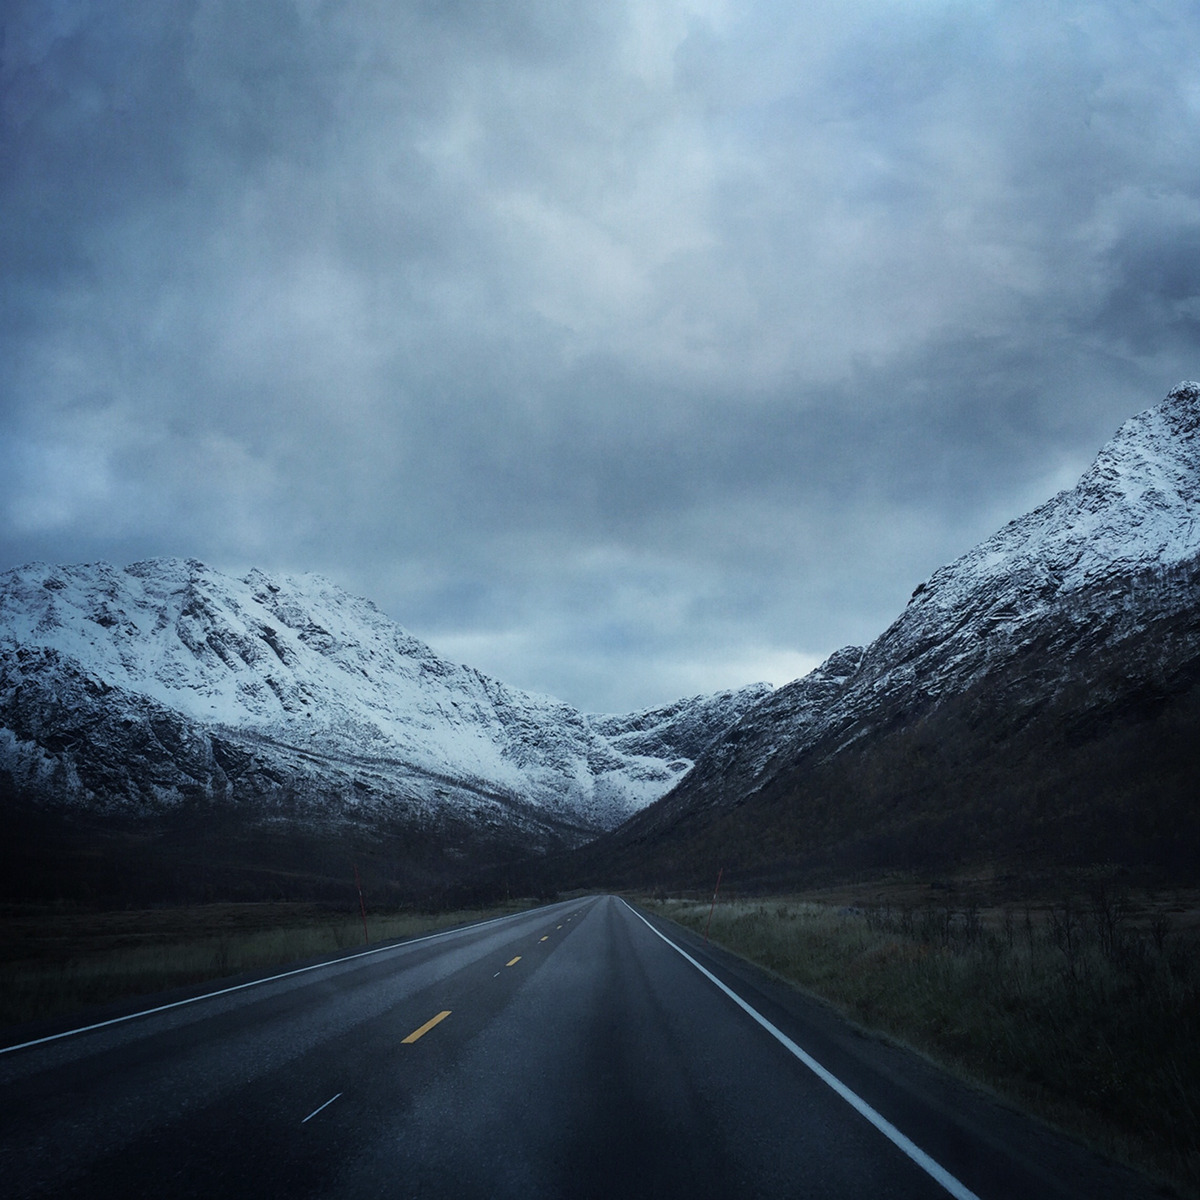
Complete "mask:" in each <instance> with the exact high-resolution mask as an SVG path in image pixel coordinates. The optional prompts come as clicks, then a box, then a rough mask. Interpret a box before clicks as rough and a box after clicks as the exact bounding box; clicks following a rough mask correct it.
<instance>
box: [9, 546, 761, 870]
mask: <svg viewBox="0 0 1200 1200" xmlns="http://www.w3.org/2000/svg"><path fill="white" fill-rule="evenodd" d="M760 694H761V688H759V689H753V688H752V689H747V690H746V691H745V692H743V693H725V694H723V695H722V696H720V697H716V698H712V699H710V698H705V697H697V698H695V699H694V700H692V701H682V702H680V703H679V704H678V705H676V706H673V710H672V711H673V719H674V722H675V724H674V726H672V725H671V724H670V723H669V722H667V721H666V718H665V717H663V716H662V715H661V714H660V715H659V716H658V717H657V718H656V717H654V716H652V715H648V714H633V715H632V716H630V717H628V718H611V717H610V718H595V719H590V718H588V717H587V716H585V715H584V714H582V713H579V712H577V711H576V710H574V709H572V708H571V707H570V706H568V705H566V704H563V703H561V702H560V701H557V700H554V699H552V698H550V697H547V696H537V695H532V694H529V693H525V692H521V691H518V690H517V689H514V688H510V687H507V686H506V685H504V684H502V683H499V682H498V681H496V680H494V679H490V678H488V677H487V676H485V675H482V674H481V673H479V672H478V671H475V670H472V669H471V668H469V667H463V666H458V665H455V664H452V663H449V662H447V661H446V660H444V659H442V658H440V657H439V656H438V655H436V654H435V653H434V652H433V651H432V650H431V649H430V648H429V647H428V646H426V645H425V644H424V643H422V642H420V641H418V640H417V639H416V638H413V637H411V636H410V635H408V634H407V633H405V632H404V631H403V630H402V629H401V628H400V627H399V626H397V625H395V624H394V623H393V622H392V621H390V620H389V619H388V618H386V617H385V616H384V615H383V614H381V613H380V612H379V611H378V610H377V609H376V608H375V607H374V606H373V605H371V604H370V603H369V602H367V601H365V600H360V599H357V598H355V597H352V596H349V595H347V594H346V593H345V592H343V591H342V590H341V589H339V588H337V587H336V586H334V585H333V584H331V583H329V582H328V581H326V580H324V579H321V578H320V577H317V576H300V577H280V578H274V577H271V576H269V575H266V574H264V573H263V572H260V571H253V572H251V573H250V574H249V575H247V576H246V577H245V578H244V579H232V578H229V577H227V576H224V575H221V574H219V573H218V572H215V571H212V570H210V569H208V568H207V567H205V566H204V565H203V564H201V563H198V562H195V561H191V560H189V561H181V560H173V559H166V560H154V561H150V562H144V563H137V564H134V565H133V566H131V567H128V568H126V569H124V570H118V569H115V568H113V567H110V566H108V565H106V564H89V565H83V566H72V567H51V566H46V565H44V564H34V565H31V566H27V567H23V568H20V569H18V570H14V571H10V572H8V573H6V574H5V575H3V576H0V772H3V773H4V777H5V780H6V782H7V790H8V791H9V792H10V793H12V794H14V795H15V796H16V797H17V798H18V799H20V800H22V801H24V802H25V803H26V804H31V805H33V806H35V807H42V808H45V807H57V808H61V807H64V806H66V807H68V808H73V809H74V810H75V811H76V812H77V813H79V814H89V815H94V814H96V813H97V812H102V813H106V814H108V815H109V816H110V817H113V818H121V819H123V820H135V819H137V818H148V817H154V816H157V817H160V818H163V819H171V820H174V821H176V822H178V820H180V819H182V817H181V813H182V811H183V810H185V809H186V810H188V811H191V810H197V811H201V812H204V813H207V814H208V818H209V822H210V824H212V823H216V822H219V821H220V820H226V819H228V818H229V817H230V811H233V812H236V813H237V814H240V815H241V816H242V817H245V818H247V819H249V818H253V819H258V820H273V821H276V822H291V823H292V824H297V823H300V824H303V823H305V822H307V823H308V824H310V825H319V826H329V825H330V824H331V823H333V824H335V825H336V824H338V823H343V824H344V823H346V822H351V823H356V824H359V825H362V824H364V823H365V824H375V825H377V826H380V827H382V826H383V825H387V826H388V827H390V828H403V829H405V830H406V831H407V833H406V835H405V836H406V837H410V838H411V835H412V832H413V830H418V829H419V830H422V831H424V834H423V836H426V837H428V838H432V839H433V840H435V841H436V840H437V839H438V838H440V839H441V840H442V842H443V843H444V847H443V849H444V851H445V852H446V853H448V854H450V855H452V856H453V855H460V856H464V857H467V858H474V857H476V856H477V855H478V854H480V853H487V850H488V847H489V845H490V847H491V849H492V850H493V851H497V852H499V851H503V852H504V853H505V854H513V853H518V852H528V851H531V850H538V849H542V848H545V847H547V846H551V845H560V844H567V845H570V844H577V843H579V842H580V841H583V840H586V839H587V838H589V837H591V836H594V835H595V833H597V832H599V831H600V830H602V829H605V828H611V827H612V826H613V825H615V824H617V823H618V822H619V821H620V820H621V819H623V818H624V817H626V816H627V815H629V813H630V812H632V811H635V810H636V809H637V808H639V807H642V806H644V805H645V804H646V803H648V802H649V801H651V800H653V799H655V798H656V797H657V796H659V795H661V794H662V793H663V792H664V791H666V790H667V789H668V788H669V787H670V786H671V785H672V784H673V783H674V782H675V781H676V780H677V779H678V778H679V777H680V776H681V775H682V774H684V773H686V771H687V770H688V769H690V766H691V758H692V756H693V755H694V753H696V752H698V750H699V748H701V747H702V746H703V744H704V743H706V742H707V741H708V740H710V739H711V738H712V737H713V736H715V734H716V733H718V732H719V731H720V729H721V728H723V726H724V724H727V723H728V722H729V721H730V720H732V719H734V718H735V717H736V716H737V715H738V714H739V713H740V712H741V711H743V710H744V709H745V707H747V705H748V704H749V703H750V702H752V700H754V699H756V698H757V697H758V696H759V695H760ZM647 723H649V724H650V725H653V726H654V727H655V728H656V729H658V731H659V733H660V735H661V736H659V737H658V738H656V739H646V738H643V739H642V741H641V742H637V741H636V739H634V740H632V741H631V740H630V737H629V731H630V730H633V729H637V728H642V727H643V726H645V725H647ZM610 728H611V729H612V730H613V736H611V737H610V736H608V735H607V734H606V732H605V730H607V729H610ZM635 742H636V744H635ZM218 809H220V810H221V813H220V814H219V815H216V810H218ZM227 810H230V811H227Z"/></svg>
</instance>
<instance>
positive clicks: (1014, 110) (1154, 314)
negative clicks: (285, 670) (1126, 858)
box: [0, 0, 1200, 709]
mask: <svg viewBox="0 0 1200 1200" xmlns="http://www.w3.org/2000/svg"><path fill="white" fill-rule="evenodd" d="M0 20H2V21H3V44H2V50H0V56H2V57H0V89H2V90H0V103H2V105H3V108H2V120H3V125H2V127H0V131H2V140H0V211H2V213H3V220H2V221H0V280H2V282H0V287H2V289H3V292H2V300H0V406H2V408H0V422H2V425H0V565H5V566H7V565H14V564H16V563H18V562H23V561H27V560H30V559H49V560H60V561H68V560H70V561H80V560H89V559H98V558H104V559H108V560H110V561H116V562H127V561H132V560H133V559H136V558H140V557H146V556H149V555H153V554H163V553H179V554H186V555H193V556H196V557H200V558H203V559H206V560H207V561H210V562H211V563H213V564H214V565H216V566H219V567H227V568H231V569H239V568H242V567H249V566H251V565H260V566H263V567H267V568H275V569H285V570H318V571H321V572H323V573H325V574H328V575H330V576H332V577H333V578H335V579H337V580H338V581H339V582H341V583H342V584H343V585H345V586H347V587H349V588H351V589H352V590H355V591H358V592H361V593H363V594H366V595H368V596H370V597H372V598H373V599H375V600H376V601H377V602H378V603H379V604H380V605H381V607H383V608H384V609H385V610H386V611H388V612H389V613H390V614H391V615H393V616H394V617H396V619H398V620H399V621H400V622H401V623H402V624H404V625H406V626H407V627H408V628H409V629H411V630H412V631H413V632H414V633H416V634H418V635H419V636H422V637H425V638H426V639H427V640H429V641H431V642H432V643H433V644H434V645H435V646H436V647H438V648H439V649H442V650H444V651H446V652H447V653H451V654H453V655H455V656H456V657H459V658H461V659H463V660H466V661H470V662H471V663H472V664H473V665H478V666H480V667H482V668H483V669H485V670H490V671H491V672H492V673H494V674H497V675H499V676H500V677H501V678H504V679H505V680H506V681H508V682H511V683H513V684H516V685H518V686H523V687H528V688H531V689H535V690H542V691H549V692H553V693H555V694H557V695H560V696H562V697H563V698H565V699H568V700H570V701H572V702H573V703H576V704H578V705H580V706H581V707H585V708H591V709H625V708H632V707H635V706H638V705H641V704H648V703H652V702H657V701H665V700H668V699H671V698H673V697H674V696H676V695H680V694H683V693H686V692H694V691H700V690H706V689H709V688H715V687H718V686H727V685H732V684H737V683H745V682H750V681H751V680H753V679H756V678H764V677H765V678H768V679H771V680H772V681H773V682H776V683H782V682H784V681H785V680H786V679H787V678H789V677H791V676H793V675H796V674H799V673H801V672H802V671H803V670H805V669H807V668H808V667H809V666H811V665H814V664H815V662H816V661H818V660H819V659H820V658H821V657H823V656H824V655H825V654H826V653H828V652H830V651H831V650H833V649H835V648H836V647H837V646H838V645H841V644H843V643H846V642H849V641H863V640H866V639H868V638H870V637H872V636H874V635H875V634H877V633H878V632H880V631H881V630H882V629H883V627H884V626H885V625H886V624H887V623H888V622H889V621H890V620H891V619H892V617H894V616H895V614H896V613H897V612H898V610H899V608H900V607H901V606H902V605H903V603H904V601H905V600H906V598H907V596H908V593H909V592H910V591H911V590H912V588H913V587H914V586H915V585H916V583H918V582H919V581H920V580H921V579H922V578H923V577H924V576H926V575H927V574H929V573H930V572H931V571H932V570H933V569H935V568H936V567H937V566H939V565H940V564H941V563H942V562H944V561H946V560H947V559H949V558H951V557H953V556H954V555H955V554H957V553H959V552H961V551H963V550H965V549H966V548H968V547H969V546H970V545H971V544H972V543H973V542H975V541H976V540H978V539H979V538H980V537H982V536H985V535H986V534H988V533H990V532H991V531H992V530H993V529H994V528H995V527H996V526H997V525H999V524H1001V523H1002V522H1003V521H1004V520H1007V519H1009V518H1011V517H1012V516H1015V515H1017V514H1018V513H1019V512H1021V511H1023V510H1024V509H1026V508H1028V507H1030V506H1032V505H1033V504H1034V503H1036V502H1038V501H1040V500H1042V499H1044V498H1046V496H1048V495H1049V494H1050V493H1051V492H1053V491H1054V490H1055V489H1056V488H1059V487H1062V486H1067V485H1069V484H1070V483H1072V482H1073V481H1074V478H1075V477H1076V476H1077V475H1078V474H1079V473H1080V472H1081V471H1082V470H1083V469H1084V467H1085V466H1086V465H1087V463H1088V461H1089V460H1090V458H1091V456H1092V455H1093V454H1094V453H1095V451H1096V450H1097V449H1098V447H1099V446H1100V444H1101V443H1102V442H1103V441H1105V440H1106V439H1107V438H1108V437H1109V436H1110V435H1111V433H1112V432H1113V430H1114V429H1115V428H1116V426H1117V425H1118V424H1119V423H1120V421H1121V420H1122V419H1124V417H1126V416H1127V415H1129V414H1130V413H1131V412H1133V411H1135V410H1137V409H1139V408H1141V407H1144V406H1146V405H1147V404H1149V403H1152V402H1153V401H1155V400H1156V399H1157V398H1159V397H1160V396H1162V395H1163V394H1165V392H1166V391H1167V390H1168V388H1169V387H1170V386H1172V385H1173V384H1174V383H1175V382H1177V381H1178V380H1179V379H1180V378H1183V377H1192V376H1195V375H1196V374H1197V373H1198V372H1200V364H1198V363H1197V362H1196V358H1197V355H1196V350H1197V340H1198V330H1200V282H1198V281H1200V165H1198V164H1200V159H1197V156H1196V154H1195V146H1196V140H1197V139H1196V134H1197V129H1198V126H1200V65H1198V64H1200V24H1198V23H1197V22H1196V21H1195V19H1194V9H1193V8H1192V7H1191V6H1190V5H1188V4H1183V3H1179V4H1172V3H1156V4H1153V5H1149V4H1147V5H1137V6H1130V5H1127V4H1118V3H1115V2H1114V3H1096V2H1095V0H1089V2H1087V3H1082V2H1080V3H1052V4H1047V3H1045V2H1044V0H1042V2H1041V3H1038V4H1033V3H1021V2H1018V3H1013V4H1004V5H999V4H991V3H978V2H975V0H970V2H968V0H922V2H921V3H916V4H914V3H912V2H911V0H905V2H904V3H901V2H900V0H858V2H855V0H837V2H836V3H834V2H833V0H827V2H825V3H820V2H815V3H806V4H804V5H794V4H768V3H750V4H740V5H733V4H724V3H720V2H719V0H707V2H706V0H694V2H690V0H637V2H636V3H635V2H631V3H629V4H627V5H622V4H619V3H611V2H610V0H605V2H604V3H593V4H587V3H583V4H579V5H571V6H563V5H561V4H556V3H550V2H549V0H545V2H535V0H518V2H516V3H512V4H492V3H470V4H465V3H464V4H456V3H446V2H444V0H443V2H440V3H437V4H433V3H429V4H419V3H414V4H408V5H400V6H398V5H392V4H388V3H383V2H382V0H377V2H376V3H356V4H348V3H332V2H319V0H260V2H258V3H256V4H254V5H252V6H246V5H242V4H235V3H232V2H225V3H222V2H218V0H193V2H192V3H189V4H168V5H148V4H145V3H144V2H137V3H135V2H133V0H124V2H122V0H105V3H103V4H101V3H98V2H96V3H90V4H89V3H78V2H74V0H57V2H55V3H49V2H48V0H27V2H23V0H13V2H11V3H9V4H7V5H6V6H5V15H4V16H3V17H2V18H0Z"/></svg>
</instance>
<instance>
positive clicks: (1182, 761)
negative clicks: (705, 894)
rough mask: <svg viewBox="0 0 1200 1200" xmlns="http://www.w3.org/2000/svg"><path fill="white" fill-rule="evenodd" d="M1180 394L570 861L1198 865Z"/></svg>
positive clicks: (778, 866) (661, 872) (707, 871)
mask: <svg viewBox="0 0 1200 1200" xmlns="http://www.w3.org/2000/svg"><path fill="white" fill-rule="evenodd" d="M1197 728H1200V385H1197V384H1195V383H1183V384H1181V385H1180V386H1179V387H1177V388H1176V389H1174V390H1173V391H1172V392H1171V393H1170V394H1169V395H1168V396H1167V398H1166V400H1165V401H1164V402H1163V403H1161V404H1160V405H1158V406H1156V407H1154V408H1150V409H1148V410H1146V411H1145V412H1142V413H1140V414H1139V415H1137V416H1135V417H1133V418H1132V419H1130V420H1129V421H1127V422H1126V423H1125V424H1124V425H1123V426H1122V427H1121V428H1120V430H1119V431H1118V432H1117V434H1116V436H1115V437H1114V438H1113V440H1112V441H1111V442H1109V443H1108V444H1107V445H1106V446H1105V447H1104V448H1103V449H1102V450H1101V451H1100V453H1099V455H1098V457H1097V458H1096V460H1095V462H1094V463H1093V464H1092V466H1091V468H1090V469H1089V470H1088V471H1087V472H1086V473H1085V474H1084V475H1083V477H1082V478H1081V479H1080V481H1079V483H1078V484H1077V485H1076V486H1075V487H1074V488H1071V489H1068V490H1066V491H1063V492H1060V493H1059V494H1058V495H1056V496H1055V497H1053V498H1052V499H1051V500H1049V501H1047V502H1046V503H1045V504H1043V505H1041V506H1040V507H1039V508H1037V509H1035V510H1034V511H1033V512H1031V513H1028V514H1027V515H1025V516H1023V517H1020V518H1018V519H1017V520H1015V521H1012V522H1010V523H1009V524H1008V525H1006V526H1005V527H1004V528H1003V529H1001V530H1000V531H999V532H997V533H996V534H994V535H993V536H992V537H990V538H988V539H987V540H986V541H984V542H982V543H981V544H980V545H978V546H976V547H975V548H974V549H973V550H970V551H969V552H968V553H966V554H964V555H963V556H962V557H961V558H959V559H957V560H956V561H954V562H952V563H950V564H949V565H948V566H945V567H943V568H942V569H940V570H939V571H937V572H936V573H935V574H934V575H933V576H932V577H931V578H930V579H928V580H927V581H925V582H924V583H922V584H921V585H920V586H918V587H917V589H916V590H915V591H914V593H913V595H912V598H911V600H910V601H909V603H908V605H907V607H906V608H905V609H904V611H903V612H902V613H901V614H900V616H899V617H898V618H897V619H896V621H895V622H894V623H893V624H892V625H891V626H890V628H888V629H887V630H886V631H885V632H884V633H883V634H882V635H881V636H880V637H879V638H877V639H876V640H875V641H874V642H873V643H871V645H869V646H867V647H866V648H860V647H853V646H852V647H847V648H845V649H843V650H840V651H838V652H837V653H836V654H834V655H833V656H832V657H831V658H829V659H828V661H826V662H825V663H824V664H822V665H821V666H820V667H819V668H818V669H817V670H815V671H813V672H812V673H811V674H809V675H807V676H805V677H804V678H803V679H800V680H797V681H796V682H794V683H791V684H789V685H788V686H786V687H783V688H780V689H778V690H777V691H774V692H771V693H770V694H768V695H766V696H764V697H763V698H762V699H761V700H760V701H759V702H758V703H757V704H755V705H754V706H752V707H751V708H750V709H749V711H747V712H746V713H744V714H743V715H742V716H741V717H740V718H739V719H738V720H736V721H735V722H733V723H732V724H731V726H730V727H729V729H728V730H727V731H726V732H725V733H724V734H723V735H722V736H721V737H719V738H718V739H716V741H714V742H713V743H711V744H710V745H709V746H708V747H707V749H705V750H703V751H702V752H701V753H700V754H699V756H698V757H697V759H696V765H695V767H694V769H693V770H692V771H691V772H689V773H688V774H687V775H686V776H685V777H684V778H683V779H682V780H681V781H680V782H679V783H678V784H677V785H676V786H675V787H674V788H673V789H672V790H671V791H670V792H669V793H668V794H667V795H666V796H664V797H663V798H662V799H661V800H659V801H657V802H656V803H654V804H652V805H650V806H648V807H647V808H646V809H645V810H643V811H642V812H640V813H638V814H636V815H635V816H633V817H632V818H631V819H630V820H629V821H628V822H627V823H626V824H625V825H623V826H622V827H621V828H620V829H619V830H617V831H615V832H614V833H613V834H611V835H609V836H608V837H605V838H602V839H601V840H600V841H598V842H597V843H595V845H594V846H593V847H590V848H589V849H588V850H586V851H584V852H582V855H581V857H580V858H579V860H577V862H576V865H577V867H578V868H579V869H581V870H584V871H585V873H586V872H589V871H590V872H591V873H593V874H595V873H597V872H599V873H600V874H604V873H605V872H607V873H608V874H609V875H610V876H611V877H613V878H615V879H621V878H628V879H633V878H637V879H640V880H643V881H644V880H650V879H667V880H675V881H677V882H681V881H682V880H683V879H685V878H687V877H689V876H692V875H694V876H696V877H697V878H700V879H708V878H709V877H710V876H713V875H715V874H716V870H717V866H718V865H720V864H721V863H722V862H725V863H726V865H728V864H729V863H731V862H732V863H734V864H735V865H736V867H737V869H738V870H739V871H741V872H742V875H743V877H744V878H746V879H750V878H756V879H759V880H761V881H763V882H764V883H766V882H769V881H772V880H773V881H774V882H775V883H777V884H778V883H784V882H788V881H794V880H798V879H800V878H802V877H804V878H808V877H813V878H815V877H817V876H831V875H845V874H847V873H853V872H855V871H878V870H881V869H889V868H903V867H924V868H939V869H940V868H943V867H951V866H954V865H956V864H962V863H965V862H976V863H981V862H986V861H991V862H996V861H998V860H1005V861H1016V860H1022V861H1027V862H1032V861H1038V862H1044V863H1046V864H1048V865H1053V864H1060V863H1063V862H1089V861H1110V862H1118V863H1122V862H1123V863H1129V864H1134V865H1137V864H1141V865H1151V866H1154V867H1156V868H1158V869H1163V870H1175V869H1176V868H1178V869H1179V870H1182V871H1184V872H1185V873H1186V872H1189V871H1190V872H1194V866H1193V864H1194V863H1195V862H1196V861H1200V830H1198V822H1200V802H1198V796H1200V792H1198V790H1197V787H1198V785H1200V738H1197V737H1196V730H1197Z"/></svg>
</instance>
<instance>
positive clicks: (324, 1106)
mask: <svg viewBox="0 0 1200 1200" xmlns="http://www.w3.org/2000/svg"><path fill="white" fill-rule="evenodd" d="M341 1094H342V1093H341V1092H338V1094H337V1096H330V1097H329V1099H328V1100H326V1101H325V1103H324V1104H322V1105H321V1107H320V1108H314V1109H313V1110H312V1112H310V1113H309V1114H308V1116H307V1117H305V1118H304V1120H303V1121H301V1122H300V1124H301V1125H307V1124H308V1122H309V1121H311V1120H312V1119H313V1117H315V1116H316V1115H317V1113H319V1112H324V1111H325V1110H326V1109H327V1108H328V1107H329V1106H330V1105H331V1104H332V1103H333V1102H334V1101H335V1100H336V1099H337V1098H338V1096H340V1095H341Z"/></svg>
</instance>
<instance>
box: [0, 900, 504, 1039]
mask: <svg viewBox="0 0 1200 1200" xmlns="http://www.w3.org/2000/svg"><path fill="white" fill-rule="evenodd" d="M523 916H525V913H507V914H506V915H505V916H503V917H489V918H488V919H487V920H486V921H478V922H476V923H475V924H474V925H463V926H462V927H461V928H460V929H442V930H439V931H438V932H437V933H426V934H424V935H423V936H421V937H419V938H413V939H412V940H411V941H408V942H393V943H392V944H391V945H390V946H376V947H375V949H374V950H359V951H357V952H356V953H354V954H347V955H344V956H343V957H342V958H331V959H327V960H326V961H325V962H319V963H310V964H309V965H308V966H307V967H296V968H295V969H294V970H291V971H281V972H280V973H279V974H278V975H268V976H267V977H266V978H265V979H251V980H250V981H249V983H235V984H234V985H233V987H227V988H218V989H217V991H215V992H205V993H204V995H203V996H189V997H188V999H186V1000H173V1001H172V1002H171V1003H170V1004H159V1005H157V1006H155V1007H154V1008H143V1009H142V1010H141V1011H140V1012H134V1013H126V1014H125V1015H124V1016H123V1017H112V1018H110V1019H109V1020H107V1021H97V1022H96V1023H95V1024H94V1025H80V1026H79V1028H78V1029H64V1030H63V1031H62V1033H52V1034H49V1035H48V1036H47V1037H40V1038H34V1039H33V1041H31V1042H18V1043H17V1044H16V1045H15V1046H0V1054H10V1053H12V1051H14V1050H27V1049H29V1047H30V1046H40V1045H42V1043H43V1042H56V1041H58V1039H59V1038H65V1037H74V1036H75V1034H77V1033H91V1032H92V1030H93V1029H104V1028H105V1027H106V1026H108V1025H120V1024H122V1023H123V1022H125V1021H136V1020H137V1018H138V1017H149V1016H153V1015H154V1013H160V1012H166V1011H167V1010H168V1009H171V1008H182V1007H183V1006H184V1005H185V1004H199V1003H200V1001H201V1000H212V999H213V998H214V997H216V996H227V995H229V993H230V992H240V991H242V990H243V989H245V988H252V987H259V986H260V985H261V984H264V983H274V982H275V981H276V980H277V979H287V978H289V977H290V976H292V975H303V974H304V973H305V972H306V971H319V970H320V969H321V968H322V967H332V966H334V965H336V964H337V963H344V962H353V961H354V959H356V958H369V957H370V956H371V955H372V954H383V953H385V952H386V951H388V950H403V949H405V948H406V947H408V946H415V945H416V944H417V943H418V942H428V941H430V940H431V939H432V938H440V937H448V936H449V935H450V934H452V933H466V932H467V930H468V929H482V928H483V926H485V925H492V924H494V923H495V922H496V921H511V920H512V919H513V917H523Z"/></svg>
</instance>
